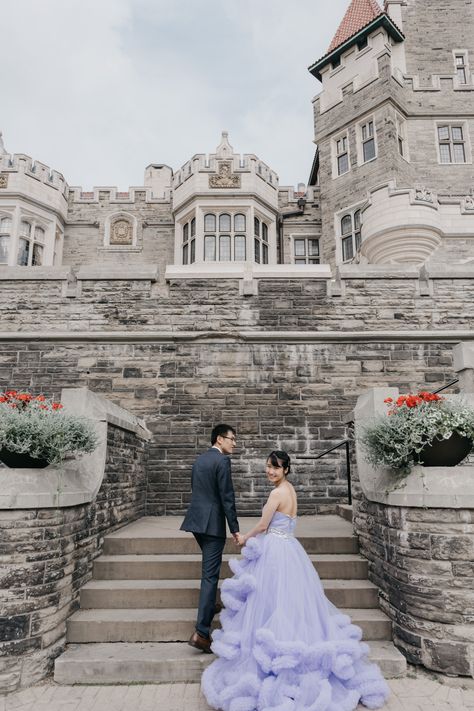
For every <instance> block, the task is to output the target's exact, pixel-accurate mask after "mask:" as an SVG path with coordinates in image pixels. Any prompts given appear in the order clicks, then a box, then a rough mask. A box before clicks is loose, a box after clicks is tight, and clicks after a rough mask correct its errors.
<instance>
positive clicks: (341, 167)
mask: <svg viewBox="0 0 474 711" xmlns="http://www.w3.org/2000/svg"><path fill="white" fill-rule="evenodd" d="M332 155H333V166H332V175H333V178H340V177H341V176H342V175H347V173H349V172H350V169H351V160H350V149H349V133H348V131H344V132H343V133H340V134H339V135H337V136H334V138H333V139H332Z"/></svg>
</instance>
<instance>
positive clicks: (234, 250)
mask: <svg viewBox="0 0 474 711" xmlns="http://www.w3.org/2000/svg"><path fill="white" fill-rule="evenodd" d="M217 227H219V229H217ZM246 227H247V215H246V214H244V213H243V212H235V213H234V211H229V210H226V211H222V212H220V211H216V212H206V213H205V215H204V261H205V262H215V261H218V262H232V261H234V262H245V261H246V257H247V229H246Z"/></svg>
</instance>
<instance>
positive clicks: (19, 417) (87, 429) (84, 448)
mask: <svg viewBox="0 0 474 711" xmlns="http://www.w3.org/2000/svg"><path fill="white" fill-rule="evenodd" d="M96 446H97V436H96V434H95V431H94V427H93V424H92V422H91V421H90V420H88V419H86V418H84V417H78V416H76V415H68V414H66V413H65V412H63V405H62V404H61V403H60V402H54V401H52V400H50V399H49V398H47V397H45V396H44V395H37V396H33V395H31V394H30V393H28V392H18V391H17V390H7V391H6V392H4V393H2V394H0V450H2V449H6V450H9V451H11V452H16V453H23V454H25V453H26V454H29V455H30V456H31V457H34V458H35V459H44V460H46V461H47V462H49V463H50V464H51V463H54V464H56V463H58V462H60V461H61V460H62V459H64V457H65V456H66V455H68V454H75V453H86V452H92V451H93V450H94V449H95V448H96Z"/></svg>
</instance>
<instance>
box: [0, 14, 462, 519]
mask: <svg viewBox="0 0 474 711" xmlns="http://www.w3.org/2000/svg"><path fill="white" fill-rule="evenodd" d="M473 27H474V21H473V17H472V6H471V4H470V3H468V2H466V1H465V0H446V2H444V3H443V8H442V9H439V8H436V9H435V8H434V7H433V3H432V2H430V1H429V0H388V1H387V2H386V3H385V7H384V9H383V10H382V8H381V7H379V6H378V5H377V3H376V2H375V0H352V2H351V3H350V4H349V7H348V10H347V13H346V16H345V17H344V18H343V20H342V22H341V25H340V27H339V29H338V31H337V33H336V35H335V37H334V40H333V42H332V43H331V45H330V48H329V50H328V53H327V54H326V55H325V56H324V57H322V58H321V59H319V60H318V61H316V62H315V63H313V64H312V65H311V67H310V71H311V72H312V74H313V75H314V76H315V77H316V78H317V79H320V80H321V82H322V90H321V92H320V93H319V94H318V96H317V97H316V98H315V99H314V116H315V141H316V144H317V149H316V153H315V156H314V159H313V162H312V169H311V175H310V179H309V180H308V185H307V186H305V185H299V186H298V188H297V189H294V188H291V187H281V186H279V183H278V176H277V174H276V173H275V172H274V170H273V169H272V168H270V167H268V166H267V165H265V164H264V163H263V162H262V161H261V160H260V159H259V158H258V157H257V156H255V155H253V154H244V155H239V154H236V153H234V150H233V148H232V147H231V145H230V143H229V138H228V136H227V134H226V133H223V135H222V138H221V141H220V143H219V146H218V147H217V149H216V151H215V153H212V154H210V155H205V154H197V155H195V156H193V157H192V158H191V159H190V160H189V161H188V162H187V163H186V164H185V165H184V166H182V167H181V168H180V169H179V170H176V171H173V170H172V169H171V168H169V167H168V166H165V165H157V164H152V165H150V166H148V167H147V168H146V171H145V180H144V185H143V186H139V187H132V188H130V189H129V191H128V192H125V193H123V192H119V191H117V190H116V189H115V188H110V187H99V188H95V189H94V190H93V191H91V192H84V191H83V190H82V189H81V188H74V187H69V186H68V185H67V183H66V181H65V180H64V178H63V177H62V175H61V174H59V173H57V172H55V171H51V170H50V169H49V168H48V167H46V166H45V165H42V164H40V163H39V162H36V163H35V162H33V161H32V160H31V159H30V158H29V157H27V156H24V155H9V154H8V153H7V152H6V151H5V148H4V147H3V143H2V144H0V153H1V155H0V262H2V267H1V268H0V284H1V290H2V315H1V325H0V347H1V351H2V353H1V362H0V379H1V384H2V385H10V384H12V385H14V386H15V387H20V388H29V389H31V390H41V391H44V392H45V393H51V394H53V393H54V394H56V395H59V392H60V389H61V388H62V387H70V386H71V385H74V386H86V387H88V388H90V389H91V390H92V391H94V392H100V393H103V394H105V395H107V396H108V397H110V398H112V399H113V400H114V401H115V402H116V403H117V404H119V405H121V406H122V407H125V408H128V409H129V410H131V411H132V412H134V413H136V414H137V415H139V416H142V417H144V418H145V419H146V421H147V424H148V426H149V427H150V429H151V431H152V433H153V439H152V442H151V443H150V454H149V458H148V463H147V476H148V493H147V506H148V511H149V512H150V513H170V514H176V513H180V512H182V511H183V509H184V508H185V506H186V503H187V500H188V498H189V466H190V463H191V462H192V460H193V458H194V456H195V455H196V452H198V451H200V450H201V449H202V448H203V447H205V446H206V444H207V443H208V435H209V431H210V427H211V425H212V423H213V422H216V421H218V420H220V421H232V422H233V423H235V424H236V427H237V429H238V431H239V435H240V446H241V450H240V454H241V456H240V457H236V458H235V465H234V471H235V482H236V489H237V496H238V500H239V506H240V507H241V511H242V512H245V513H249V514H255V513H257V512H258V511H259V507H260V502H261V499H262V497H263V495H264V492H265V491H266V483H265V482H264V481H262V480H261V477H260V474H259V472H260V471H261V461H262V458H263V457H265V455H266V453H267V452H268V451H269V450H270V449H272V448H273V447H274V446H275V445H276V444H277V445H279V446H281V447H285V448H287V449H288V450H289V451H290V452H292V453H294V454H296V455H297V454H300V455H309V454H314V453H315V452H319V451H323V450H324V449H326V448H327V447H330V446H331V445H333V444H336V443H337V442H339V441H340V440H341V439H342V438H343V437H344V436H345V434H346V425H345V419H344V418H345V415H346V414H347V413H348V412H349V411H351V409H352V408H353V406H354V404H355V401H356V399H357V396H358V395H359V394H360V393H361V392H363V391H364V390H365V389H366V388H369V387H373V386H379V385H387V386H396V387H399V388H402V389H405V390H406V389H409V388H411V389H414V388H418V387H429V388H435V387H436V386H439V385H442V384H443V383H445V382H448V381H449V380H451V379H452V377H453V370H452V347H453V345H454V344H456V343H458V342H459V341H462V340H465V339H469V338H472V331H471V329H472V316H471V311H472V299H473V293H474V279H473V275H474V269H473V265H474V193H473V186H474V180H473V177H474V168H473V163H472V155H473V154H472V145H471V143H472V141H473V140H474V139H473V137H474V104H473V101H472V99H473V97H474V81H473V73H472V72H471V68H470V67H471V64H472V62H473V61H474V60H473V59H472V57H473V56H474V46H473V37H474V32H473ZM434 38H436V39H434ZM312 158H313V156H308V164H310V163H311V159H312ZM183 438H184V440H186V442H183ZM185 444H186V446H185ZM344 471H345V467H344V461H343V456H342V451H341V450H338V451H336V452H335V453H333V454H332V455H330V457H328V458H325V460H321V462H320V464H319V465H318V470H317V472H315V470H314V463H313V462H308V461H303V460H301V461H300V463H299V465H298V468H297V470H296V473H295V481H296V482H297V485H298V487H299V491H300V492H301V493H302V494H303V495H304V497H303V499H302V503H301V507H302V511H303V512H304V513H313V512H315V511H317V510H326V509H327V508H328V507H329V508H330V507H331V506H333V504H334V503H335V502H337V501H340V500H342V499H344V498H345V496H346V494H347V482H346V480H345V473H344Z"/></svg>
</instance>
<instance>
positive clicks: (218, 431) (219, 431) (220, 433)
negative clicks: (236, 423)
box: [211, 425, 237, 444]
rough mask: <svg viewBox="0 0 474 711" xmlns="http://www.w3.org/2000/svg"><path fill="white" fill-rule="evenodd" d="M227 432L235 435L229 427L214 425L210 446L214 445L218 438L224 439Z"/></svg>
mask: <svg viewBox="0 0 474 711" xmlns="http://www.w3.org/2000/svg"><path fill="white" fill-rule="evenodd" d="M228 432H232V434H233V435H234V436H235V435H236V434H237V433H236V431H235V430H234V428H233V427H231V426H230V425H216V426H215V427H214V429H213V430H212V432H211V444H215V443H216V442H217V438H218V437H225V435H226V434H227V433H228Z"/></svg>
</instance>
